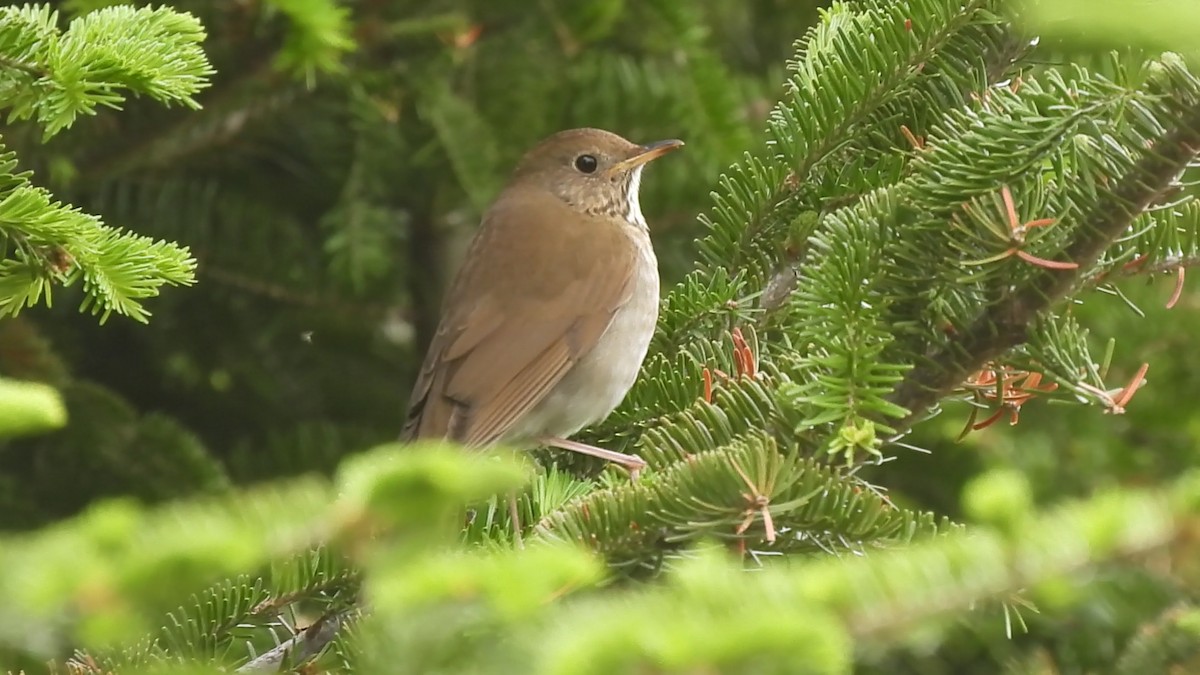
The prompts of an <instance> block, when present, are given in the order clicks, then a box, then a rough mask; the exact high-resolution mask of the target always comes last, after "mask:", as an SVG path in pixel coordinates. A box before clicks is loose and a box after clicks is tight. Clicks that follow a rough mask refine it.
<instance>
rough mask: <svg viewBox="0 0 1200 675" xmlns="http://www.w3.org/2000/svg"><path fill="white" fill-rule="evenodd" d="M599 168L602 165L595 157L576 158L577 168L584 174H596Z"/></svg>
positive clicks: (583, 156)
mask: <svg viewBox="0 0 1200 675" xmlns="http://www.w3.org/2000/svg"><path fill="white" fill-rule="evenodd" d="M598 166H600V163H599V162H597V161H596V158H595V156H593V155H580V156H578V157H576V158H575V168H576V169H579V170H580V171H581V172H583V173H594V172H595V171H596V167H598Z"/></svg>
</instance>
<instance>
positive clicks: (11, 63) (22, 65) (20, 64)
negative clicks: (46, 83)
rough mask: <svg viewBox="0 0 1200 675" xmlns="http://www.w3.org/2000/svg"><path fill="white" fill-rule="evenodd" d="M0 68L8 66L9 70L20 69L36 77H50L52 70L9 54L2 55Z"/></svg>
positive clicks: (0, 56)
mask: <svg viewBox="0 0 1200 675" xmlns="http://www.w3.org/2000/svg"><path fill="white" fill-rule="evenodd" d="M0 68H8V69H9V70H19V71H21V72H22V73H25V74H26V75H30V76H32V77H36V78H38V79H42V78H48V77H50V71H49V70H48V69H46V68H43V67H42V66H39V65H36V64H33V63H27V62H25V61H21V60H18V59H14V58H12V57H9V56H3V55H0Z"/></svg>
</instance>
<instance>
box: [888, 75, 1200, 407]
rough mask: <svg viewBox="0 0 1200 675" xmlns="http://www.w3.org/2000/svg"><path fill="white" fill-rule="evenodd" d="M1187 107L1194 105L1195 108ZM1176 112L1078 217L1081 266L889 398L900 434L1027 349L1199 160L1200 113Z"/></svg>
mask: <svg viewBox="0 0 1200 675" xmlns="http://www.w3.org/2000/svg"><path fill="white" fill-rule="evenodd" d="M1187 84H1188V85H1190V84H1191V83H1190V82H1188V83H1187ZM1187 101H1192V103H1191V105H1190V106H1189V105H1188V103H1187ZM1177 106H1178V107H1177V108H1176V110H1175V111H1174V112H1176V114H1178V115H1180V119H1179V120H1178V122H1177V124H1176V126H1175V128H1174V129H1173V130H1171V131H1170V132H1169V133H1167V134H1166V135H1164V136H1162V137H1161V138H1159V139H1158V140H1157V141H1155V142H1154V144H1153V146H1151V147H1150V148H1149V149H1148V150H1147V151H1146V152H1145V154H1144V155H1143V157H1142V159H1140V160H1139V161H1138V162H1137V163H1136V164H1135V165H1134V166H1133V168H1132V169H1131V170H1130V171H1129V172H1127V173H1126V174H1125V175H1123V176H1121V177H1119V178H1118V179H1117V180H1115V181H1113V184H1114V185H1115V187H1113V188H1112V189H1111V190H1108V191H1105V192H1104V193H1102V194H1101V195H1100V198H1099V199H1098V200H1097V201H1096V202H1095V203H1094V204H1093V206H1092V208H1091V209H1090V210H1089V212H1088V213H1086V214H1083V215H1081V216H1080V218H1079V221H1080V222H1081V223H1083V224H1084V225H1083V226H1081V227H1080V228H1079V229H1078V230H1077V236H1076V237H1075V239H1074V240H1073V241H1072V242H1071V243H1070V244H1069V245H1068V246H1066V247H1065V249H1064V257H1065V259H1066V260H1069V261H1071V262H1074V263H1076V264H1077V265H1078V266H1079V267H1078V268H1077V269H1075V270H1054V269H1040V270H1039V272H1038V273H1037V274H1035V275H1034V276H1032V277H1031V278H1029V280H1028V281H1027V282H1026V283H1024V284H1023V285H1022V286H1021V287H1020V288H1018V289H1016V290H1014V291H1012V292H1010V293H1008V294H1007V295H1006V296H1005V297H1004V298H1002V299H1001V300H1000V301H999V302H998V303H995V304H993V305H991V306H990V307H988V308H987V309H986V310H985V311H984V313H983V314H981V315H980V316H979V317H978V318H976V320H975V321H974V322H973V323H972V324H971V325H970V326H968V327H967V328H965V329H964V330H962V331H960V333H959V335H958V336H956V337H955V338H954V339H953V340H951V341H950V343H949V344H947V345H945V346H942V347H940V348H939V349H938V350H937V351H936V352H935V353H933V354H931V355H930V356H929V358H928V360H927V361H926V362H925V363H922V364H919V365H917V366H916V367H915V368H914V369H913V370H912V371H910V372H909V373H908V374H907V375H906V376H905V378H904V381H903V382H902V383H901V384H900V385H899V386H898V387H897V388H896V390H895V393H894V394H893V395H892V396H891V401H892V402H893V403H895V404H897V405H899V406H901V407H903V408H905V409H907V410H908V411H909V414H908V415H907V416H906V417H904V418H903V419H902V420H900V421H899V423H898V428H899V429H907V428H909V427H911V426H912V425H913V424H914V423H916V422H917V421H918V420H920V419H921V418H922V417H924V415H925V414H926V413H927V412H928V411H929V409H930V408H931V407H932V406H933V405H934V404H936V403H937V401H939V400H940V399H941V398H943V397H945V396H947V395H948V394H949V393H950V391H951V390H953V389H954V388H955V387H957V386H958V385H959V384H960V383H962V382H963V381H964V380H965V379H966V378H967V377H968V376H969V375H970V374H971V373H973V372H976V371H978V370H979V369H980V368H981V367H982V366H983V365H984V363H986V362H988V361H990V360H992V359H995V358H996V357H998V356H1000V355H1001V354H1003V353H1004V352H1005V351H1007V350H1009V349H1011V348H1013V347H1015V346H1017V345H1019V344H1022V343H1023V342H1025V341H1026V340H1027V339H1028V331H1029V329H1030V327H1031V326H1032V325H1034V323H1035V322H1036V321H1037V319H1038V317H1039V316H1040V315H1041V314H1042V313H1044V312H1045V311H1046V310H1047V309H1049V308H1050V307H1051V306H1053V305H1054V304H1055V303H1056V302H1058V301H1059V300H1061V299H1063V298H1064V297H1065V296H1066V295H1067V294H1068V293H1069V292H1070V291H1071V290H1072V289H1074V288H1075V287H1076V286H1077V285H1078V284H1079V283H1080V280H1081V278H1082V275H1083V271H1085V270H1087V269H1088V268H1089V267H1090V266H1091V265H1093V264H1094V263H1095V262H1096V261H1097V260H1098V259H1099V258H1100V256H1101V255H1102V254H1103V253H1104V251H1105V249H1106V248H1107V247H1108V246H1109V245H1110V244H1112V242H1113V241H1114V240H1116V239H1117V238H1118V237H1119V236H1121V234H1122V233H1123V232H1125V231H1126V230H1127V228H1128V227H1129V225H1130V223H1132V222H1133V220H1134V219H1135V218H1136V217H1137V216H1138V215H1139V214H1141V213H1142V212H1143V211H1144V210H1145V209H1146V208H1147V207H1149V206H1151V205H1152V204H1154V203H1155V202H1156V201H1158V200H1159V199H1160V198H1161V197H1162V196H1163V194H1165V193H1166V192H1167V191H1169V190H1170V189H1171V187H1172V184H1173V182H1174V181H1175V180H1176V179H1177V178H1178V176H1179V175H1180V174H1181V173H1182V172H1183V171H1184V169H1186V168H1187V167H1188V166H1189V164H1190V163H1191V162H1192V161H1193V160H1194V159H1195V158H1196V156H1197V154H1198V153H1200V109H1198V108H1196V107H1195V104H1194V99H1192V98H1188V97H1185V101H1179V102H1177Z"/></svg>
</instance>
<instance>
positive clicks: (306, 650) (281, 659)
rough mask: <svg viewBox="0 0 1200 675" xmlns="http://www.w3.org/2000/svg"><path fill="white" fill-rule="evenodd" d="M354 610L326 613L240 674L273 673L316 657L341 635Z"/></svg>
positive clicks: (261, 656) (256, 660) (262, 655)
mask: <svg viewBox="0 0 1200 675" xmlns="http://www.w3.org/2000/svg"><path fill="white" fill-rule="evenodd" d="M352 614H353V611H352V610H346V611H341V612H334V613H332V614H326V615H324V616H322V617H321V618H319V619H317V621H315V622H314V623H313V624H312V625H311V626H308V627H307V628H305V629H303V630H301V631H300V632H298V633H296V634H295V635H294V636H292V637H291V638H288V639H287V640H285V641H283V642H282V643H280V644H279V645H278V646H276V647H275V648H274V649H272V650H270V651H268V652H265V653H263V654H260V655H259V656H258V657H256V658H255V659H253V660H251V661H250V662H249V663H247V664H246V665H244V666H242V667H240V668H238V669H237V670H236V671H234V672H237V673H273V672H279V670H280V668H281V667H282V666H285V665H287V666H292V667H296V666H301V665H304V664H306V663H308V662H309V661H311V660H312V659H314V658H316V657H317V656H318V655H320V654H321V652H322V651H324V650H325V648H326V647H328V646H329V644H330V643H331V642H333V641H334V640H335V639H336V638H337V636H338V630H339V629H340V628H341V627H342V626H343V625H344V624H345V623H346V622H347V621H348V620H349V619H350V617H351V615H352Z"/></svg>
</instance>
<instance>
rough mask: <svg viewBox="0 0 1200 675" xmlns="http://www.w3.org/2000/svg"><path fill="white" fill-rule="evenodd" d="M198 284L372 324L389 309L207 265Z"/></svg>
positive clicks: (199, 274) (203, 266) (200, 274)
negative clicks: (220, 287)
mask: <svg viewBox="0 0 1200 675" xmlns="http://www.w3.org/2000/svg"><path fill="white" fill-rule="evenodd" d="M197 276H198V277H199V280H200V281H202V282H203V281H211V282H214V283H218V284H222V285H225V286H229V287H231V288H236V289H238V290H239V291H243V292H245V293H249V294H251V295H257V296H259V297H263V298H268V299H270V300H274V301H276V302H281V303H285V304H289V305H295V306H299V307H312V308H316V309H326V310H331V311H334V312H338V313H343V314H350V315H352V316H357V317H360V318H365V319H368V320H375V319H378V318H379V317H381V316H384V315H387V314H388V313H390V312H391V311H393V310H392V309H391V308H389V307H387V306H384V305H379V304H370V303H357V304H352V303H349V302H348V301H347V300H346V299H345V298H339V297H335V296H331V295H321V294H317V293H304V292H301V291H297V290H295V289H292V288H288V287H286V286H281V285H279V284H274V283H271V282H268V281H264V280H262V279H256V278H254V277H251V276H248V275H245V274H241V273H239V272H234V271H231V270H226V269H221V268H219V267H212V266H210V265H202V266H201V267H200V270H199V273H198V275H197Z"/></svg>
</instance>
